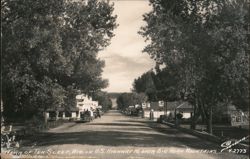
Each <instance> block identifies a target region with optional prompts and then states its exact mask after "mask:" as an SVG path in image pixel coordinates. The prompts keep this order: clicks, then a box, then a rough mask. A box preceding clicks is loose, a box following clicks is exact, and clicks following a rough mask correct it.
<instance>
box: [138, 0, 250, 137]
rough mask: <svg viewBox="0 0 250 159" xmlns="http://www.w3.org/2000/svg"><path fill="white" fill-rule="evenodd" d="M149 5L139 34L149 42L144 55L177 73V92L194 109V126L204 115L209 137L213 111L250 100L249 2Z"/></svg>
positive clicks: (158, 0)
mask: <svg viewBox="0 0 250 159" xmlns="http://www.w3.org/2000/svg"><path fill="white" fill-rule="evenodd" d="M150 2H151V5H152V6H153V11H151V12H150V13H148V14H145V15H144V20H145V21H146V22H147V25H146V26H144V27H142V29H141V31H140V34H141V35H142V36H144V37H145V38H146V40H150V41H151V42H150V44H149V45H148V46H147V47H146V48H145V49H144V51H145V52H147V53H149V54H150V56H151V57H152V58H153V59H155V60H156V61H157V62H158V63H164V64H165V65H166V69H170V70H172V69H173V68H174V67H175V69H176V76H175V77H177V79H178V83H177V84H176V85H174V87H175V90H179V91H180V92H182V94H183V95H184V97H186V98H187V99H188V100H189V101H190V102H191V103H192V104H193V105H194V108H195V116H194V118H193V120H194V121H195V120H196V119H198V117H199V116H200V115H202V117H203V118H204V119H205V121H206V122H207V126H208V131H209V132H210V133H212V113H213V107H215V106H217V105H218V103H220V102H224V103H227V102H229V101H237V99H238V100H239V98H238V97H239V96H241V97H243V98H244V99H248V97H249V94H248V81H249V76H248V73H247V72H248V71H249V70H248V68H249V67H248V65H249V61H248V60H249V53H247V51H246V48H247V46H248V43H247V38H246V34H245V32H246V29H245V28H244V26H245V25H246V23H247V19H248V17H247V16H249V14H248V12H249V11H248V9H247V7H246V6H247V1H239V0H233V1H216V0H214V1H194V0H188V1H172V0H170V1H163V0H151V1H150ZM173 66H174V67H173ZM178 87H179V88H178ZM237 94H238V95H237ZM236 103H237V102H235V104H236ZM246 103H247V102H246ZM194 123H195V122H194Z"/></svg>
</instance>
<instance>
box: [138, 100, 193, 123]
mask: <svg viewBox="0 0 250 159" xmlns="http://www.w3.org/2000/svg"><path fill="white" fill-rule="evenodd" d="M142 105H143V117H144V118H150V112H151V111H152V112H153V117H154V120H156V119H157V118H159V117H160V115H167V116H171V117H173V118H175V116H176V114H177V113H182V115H183V118H184V119H189V118H191V117H192V115H193V110H194V109H193V106H192V105H191V104H189V103H188V102H181V101H174V102H163V101H158V102H148V103H143V104H142Z"/></svg>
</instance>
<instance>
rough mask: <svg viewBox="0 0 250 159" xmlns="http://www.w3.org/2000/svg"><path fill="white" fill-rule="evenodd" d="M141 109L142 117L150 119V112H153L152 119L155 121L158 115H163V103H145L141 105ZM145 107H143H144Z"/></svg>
mask: <svg viewBox="0 0 250 159" xmlns="http://www.w3.org/2000/svg"><path fill="white" fill-rule="evenodd" d="M142 105H143V107H142V109H143V117H144V118H150V112H153V119H154V120H156V119H157V118H159V117H160V115H164V114H165V111H164V108H165V102H163V101H158V102H147V103H143V104H142ZM144 105H145V106H144Z"/></svg>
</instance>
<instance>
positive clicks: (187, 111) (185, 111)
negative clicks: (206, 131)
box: [175, 102, 194, 119]
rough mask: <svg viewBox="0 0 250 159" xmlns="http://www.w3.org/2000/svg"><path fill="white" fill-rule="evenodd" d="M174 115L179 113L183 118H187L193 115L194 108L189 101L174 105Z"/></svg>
mask: <svg viewBox="0 0 250 159" xmlns="http://www.w3.org/2000/svg"><path fill="white" fill-rule="evenodd" d="M175 110H176V112H175V115H176V114H178V113H181V114H182V115H183V116H182V118H183V119H189V118H191V117H192V116H193V113H194V108H193V106H192V105H191V104H190V103H189V102H183V103H181V104H180V105H179V106H178V107H176V109H175Z"/></svg>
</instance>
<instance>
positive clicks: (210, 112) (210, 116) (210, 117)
mask: <svg viewBox="0 0 250 159" xmlns="http://www.w3.org/2000/svg"><path fill="white" fill-rule="evenodd" d="M212 122H213V115H212V106H210V108H209V118H208V120H207V131H208V133H210V134H213V129H212V126H213V124H212Z"/></svg>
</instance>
